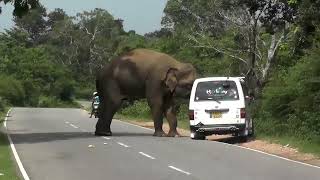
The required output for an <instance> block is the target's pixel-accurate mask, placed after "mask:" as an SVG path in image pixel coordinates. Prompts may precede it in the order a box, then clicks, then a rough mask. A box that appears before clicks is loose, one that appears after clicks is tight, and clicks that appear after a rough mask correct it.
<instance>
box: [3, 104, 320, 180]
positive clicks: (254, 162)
mask: <svg viewBox="0 0 320 180" xmlns="http://www.w3.org/2000/svg"><path fill="white" fill-rule="evenodd" d="M95 123H96V120H95V119H90V118H88V114H87V113H86V112H84V111H83V110H79V109H30V108H14V109H13V110H12V112H11V117H9V118H8V122H7V126H8V129H9V133H10V135H11V137H12V140H13V142H14V144H15V146H16V149H17V151H18V154H19V156H20V158H21V161H22V163H23V165H24V167H25V169H26V171H27V173H28V175H29V177H30V179H31V180H101V179H108V180H128V179H130V180H166V179H172V180H180V179H181V180H189V179H198V180H206V179H208V180H214V179H217V180H233V179H234V180H263V179H265V180H274V179H279V180H287V179H288V180H317V179H320V169H318V168H314V167H309V166H305V165H302V164H298V163H295V162H290V161H286V160H282V159H279V158H275V157H272V156H268V155H264V154H261V153H258V152H253V151H249V150H245V149H241V148H238V147H234V146H230V145H227V144H222V143H218V142H211V141H193V140H190V139H189V138H156V137H152V136H151V135H152V133H153V131H150V130H147V129H143V128H141V127H137V126H134V125H130V124H127V123H123V122H120V121H114V122H113V124H112V130H113V133H114V136H112V137H110V138H103V137H95V136H93V135H92V131H93V130H94V125H95ZM89 145H93V146H94V147H92V148H89V147H88V146H89Z"/></svg>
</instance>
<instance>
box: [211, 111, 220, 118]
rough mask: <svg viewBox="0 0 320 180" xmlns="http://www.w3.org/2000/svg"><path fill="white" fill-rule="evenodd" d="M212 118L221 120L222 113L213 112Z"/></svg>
mask: <svg viewBox="0 0 320 180" xmlns="http://www.w3.org/2000/svg"><path fill="white" fill-rule="evenodd" d="M211 117H213V118H221V117H222V113H221V112H213V113H212V115H211Z"/></svg>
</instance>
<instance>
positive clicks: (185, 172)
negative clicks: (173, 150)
mask: <svg viewBox="0 0 320 180" xmlns="http://www.w3.org/2000/svg"><path fill="white" fill-rule="evenodd" d="M168 167H169V168H171V169H174V170H176V171H179V172H181V173H184V174H186V175H191V173H189V172H187V171H184V170H182V169H179V168H176V167H174V166H168Z"/></svg>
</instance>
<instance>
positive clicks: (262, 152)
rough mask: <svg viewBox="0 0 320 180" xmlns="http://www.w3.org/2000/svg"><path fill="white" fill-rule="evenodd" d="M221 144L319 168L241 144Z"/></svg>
mask: <svg viewBox="0 0 320 180" xmlns="http://www.w3.org/2000/svg"><path fill="white" fill-rule="evenodd" d="M217 143H223V142H217ZM223 144H225V145H228V146H234V147H238V148H241V149H246V150H250V151H254V152H257V153H261V154H265V155H268V156H272V157H276V158H279V159H282V160H286V161H289V162H294V163H298V164H301V165H305V166H309V167H313V168H318V169H320V167H319V166H315V165H311V164H307V163H303V162H299V161H295V160H292V159H288V158H285V157H281V156H278V155H274V154H269V153H266V152H263V151H259V150H256V149H251V148H248V147H243V146H238V145H234V144H228V143H223Z"/></svg>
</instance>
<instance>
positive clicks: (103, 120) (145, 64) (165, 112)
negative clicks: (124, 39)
mask: <svg viewBox="0 0 320 180" xmlns="http://www.w3.org/2000/svg"><path fill="white" fill-rule="evenodd" d="M196 74H197V73H196V69H195V68H194V67H193V65H192V64H190V63H181V62H179V61H177V60H176V59H174V58H173V57H171V56H170V55H168V54H165V53H161V52H158V51H155V50H150V49H142V48H140V49H134V50H131V51H129V52H126V53H124V54H122V55H120V56H118V57H116V58H114V59H113V60H111V62H110V63H108V64H107V65H105V66H104V68H103V69H101V71H100V72H99V73H98V75H97V78H96V89H97V92H98V95H99V97H100V105H99V110H98V114H99V115H98V121H97V123H96V130H95V135H96V136H112V132H111V129H110V125H111V122H112V119H113V116H114V114H115V113H116V112H117V110H118V109H119V107H120V106H121V104H122V102H123V101H124V100H130V99H135V100H137V99H143V98H146V99H147V103H148V105H149V107H150V109H151V114H152V119H153V122H154V129H155V131H154V134H153V136H158V137H163V136H167V137H175V136H180V134H179V133H178V132H177V118H176V112H177V108H176V99H178V98H184V99H187V98H188V97H189V96H190V92H191V88H192V85H193V82H194V81H195V79H196V76H197V75H196ZM163 117H165V118H166V119H167V121H168V124H169V127H170V130H169V132H168V134H166V133H165V132H164V131H163V129H162V125H163Z"/></svg>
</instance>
